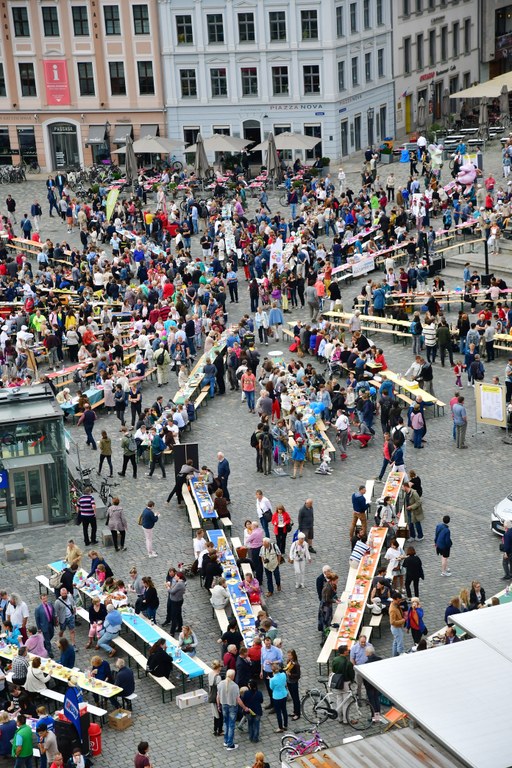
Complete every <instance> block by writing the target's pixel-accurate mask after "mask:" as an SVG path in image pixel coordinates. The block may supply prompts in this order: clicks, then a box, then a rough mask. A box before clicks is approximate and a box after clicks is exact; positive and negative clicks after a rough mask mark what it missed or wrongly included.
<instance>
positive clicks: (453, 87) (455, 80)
mask: <svg viewBox="0 0 512 768" xmlns="http://www.w3.org/2000/svg"><path fill="white" fill-rule="evenodd" d="M458 90H459V76H458V75H455V76H454V77H450V93H457V91H458Z"/></svg>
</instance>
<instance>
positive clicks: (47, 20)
mask: <svg viewBox="0 0 512 768" xmlns="http://www.w3.org/2000/svg"><path fill="white" fill-rule="evenodd" d="M41 10H42V12H43V30H44V36H45V37H58V36H59V15H58V13H57V9H56V8H54V7H53V6H44V7H43V8H42V9H41Z"/></svg>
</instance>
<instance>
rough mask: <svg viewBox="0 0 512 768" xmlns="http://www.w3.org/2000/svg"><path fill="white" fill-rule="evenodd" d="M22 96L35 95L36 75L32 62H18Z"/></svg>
mask: <svg viewBox="0 0 512 768" xmlns="http://www.w3.org/2000/svg"><path fill="white" fill-rule="evenodd" d="M18 68H19V73H20V83H21V95H22V96H37V89H36V75H35V72H34V65H33V64H18Z"/></svg>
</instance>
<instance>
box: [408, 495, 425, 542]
mask: <svg viewBox="0 0 512 768" xmlns="http://www.w3.org/2000/svg"><path fill="white" fill-rule="evenodd" d="M403 489H404V491H405V509H406V511H407V522H408V524H409V538H411V539H415V538H416V534H418V541H423V539H424V536H423V528H422V527H421V521H422V520H423V519H424V517H425V515H424V514H423V504H422V503H421V499H420V496H419V494H418V492H417V491H415V490H414V488H413V487H412V485H411V483H409V482H407V483H404V484H403Z"/></svg>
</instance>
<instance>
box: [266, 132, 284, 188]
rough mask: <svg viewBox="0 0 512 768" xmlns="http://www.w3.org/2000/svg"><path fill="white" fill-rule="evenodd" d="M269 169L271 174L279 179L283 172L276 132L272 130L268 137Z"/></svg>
mask: <svg viewBox="0 0 512 768" xmlns="http://www.w3.org/2000/svg"><path fill="white" fill-rule="evenodd" d="M267 171H268V174H269V176H273V177H275V178H277V179H279V177H280V174H281V164H280V162H279V157H278V154H277V149H276V143H275V139H274V134H273V133H272V132H271V133H269V135H268V139H267Z"/></svg>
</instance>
